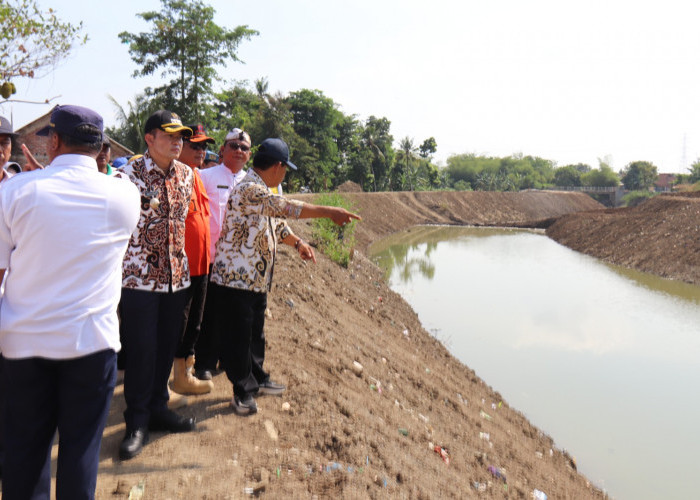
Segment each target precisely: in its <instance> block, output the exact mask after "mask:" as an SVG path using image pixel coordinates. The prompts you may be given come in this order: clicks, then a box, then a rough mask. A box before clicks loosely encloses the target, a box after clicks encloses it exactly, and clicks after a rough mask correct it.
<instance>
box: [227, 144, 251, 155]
mask: <svg viewBox="0 0 700 500" xmlns="http://www.w3.org/2000/svg"><path fill="white" fill-rule="evenodd" d="M228 147H230V148H231V149H233V150H234V151H235V150H237V149H240V150H241V151H243V152H244V153H245V152H246V151H250V148H249V147H248V146H246V145H244V144H236V143H235V142H229V143H228Z"/></svg>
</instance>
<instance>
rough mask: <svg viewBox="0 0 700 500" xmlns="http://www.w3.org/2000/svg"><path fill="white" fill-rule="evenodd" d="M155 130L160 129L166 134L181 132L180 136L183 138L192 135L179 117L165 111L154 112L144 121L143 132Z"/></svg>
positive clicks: (190, 130)
mask: <svg viewBox="0 0 700 500" xmlns="http://www.w3.org/2000/svg"><path fill="white" fill-rule="evenodd" d="M155 129H160V130H162V131H163V132H167V133H168V134H173V133H175V132H182V135H184V136H185V137H190V136H191V135H192V129H191V128H189V127H185V126H184V125H183V124H182V120H180V117H179V116H177V115H176V114H175V113H173V112H172V111H168V110H166V109H161V110H159V111H156V112H155V113H153V114H152V115H151V116H149V117H148V120H146V127H145V132H146V133H149V132H150V131H151V130H155Z"/></svg>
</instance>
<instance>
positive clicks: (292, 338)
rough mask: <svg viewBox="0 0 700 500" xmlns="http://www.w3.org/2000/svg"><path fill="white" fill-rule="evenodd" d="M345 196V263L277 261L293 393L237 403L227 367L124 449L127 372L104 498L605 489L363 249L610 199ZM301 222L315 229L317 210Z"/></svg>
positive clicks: (273, 361)
mask: <svg viewBox="0 0 700 500" xmlns="http://www.w3.org/2000/svg"><path fill="white" fill-rule="evenodd" d="M347 197H348V198H350V199H352V200H353V202H354V203H355V204H356V206H357V207H358V210H359V211H360V212H361V215H362V216H363V218H364V220H363V222H362V223H360V224H359V225H358V234H357V239H358V246H357V248H358V251H357V252H356V254H355V259H354V260H353V261H352V263H351V265H350V267H349V269H344V268H341V267H339V266H337V265H336V264H333V263H332V262H330V261H329V260H328V259H327V258H326V257H325V256H322V255H319V256H318V257H319V261H318V263H317V264H315V265H314V264H305V263H302V262H301V261H300V259H299V258H298V256H297V255H296V252H294V251H293V249H289V248H288V247H284V248H283V249H282V250H281V251H280V255H279V258H278V262H277V265H276V267H275V285H274V287H273V290H272V292H271V293H270V295H269V309H270V317H269V318H268V320H267V326H266V332H267V343H268V350H267V361H266V367H267V368H268V369H269V370H270V371H271V373H272V375H273V378H274V379H275V380H278V381H280V382H283V383H285V384H287V385H288V390H287V393H286V394H285V395H284V396H283V397H282V398H270V397H263V398H259V399H258V404H259V408H260V411H259V413H258V414H257V415H255V416H252V417H248V418H241V417H237V416H235V415H234V414H233V413H232V412H231V410H230V409H229V407H228V402H229V401H230V399H231V385H230V383H229V382H228V381H227V379H226V376H225V375H223V374H221V375H218V376H217V377H215V380H214V384H215V389H214V391H213V393H211V394H209V395H206V396H200V397H197V398H191V404H190V405H189V406H188V407H186V408H184V409H183V410H182V412H183V413H185V414H188V415H193V416H196V417H197V418H198V421H199V422H200V424H199V430H198V432H195V433H190V434H182V435H163V434H153V435H152V438H151V439H152V442H151V443H150V444H148V445H147V446H146V448H145V449H144V451H143V453H142V454H141V455H139V456H138V457H137V458H135V459H133V460H130V461H128V462H119V461H118V459H117V458H116V457H117V450H118V446H119V441H120V440H121V438H122V436H123V433H124V424H123V419H122V417H121V412H122V411H123V409H124V400H123V396H122V393H121V392H122V391H121V387H118V389H117V394H116V396H115V399H114V404H113V408H112V410H111V413H110V417H109V421H108V427H107V429H106V431H105V435H104V441H103V449H102V461H101V465H100V474H99V477H98V486H97V496H98V498H105V499H106V498H109V499H111V498H114V499H119V498H127V497H128V492H129V491H130V490H131V488H134V487H136V486H137V485H138V484H139V483H143V487H144V489H145V496H144V497H143V498H151V499H168V498H172V499H176V498H187V499H195V498H197V499H205V498H207V499H226V498H231V499H234V498H243V497H245V496H246V493H245V491H246V490H245V488H257V489H256V490H255V491H257V492H258V494H259V495H260V496H264V497H267V498H333V499H335V498H352V499H354V498H531V495H532V493H533V491H534V490H535V489H538V490H540V491H543V492H545V493H546V494H547V495H548V496H549V498H551V499H555V498H556V499H559V498H571V499H586V498H603V497H604V494H603V493H602V492H601V491H600V490H598V489H596V488H595V486H594V485H591V484H590V483H589V482H588V481H587V479H586V478H585V477H583V476H582V475H580V474H578V473H577V472H576V470H575V469H574V467H573V465H572V464H573V461H572V460H571V458H570V457H569V456H568V455H567V454H566V453H564V452H563V451H562V450H559V449H557V448H556V446H555V444H554V443H553V441H552V439H551V438H550V437H548V436H547V435H546V434H545V433H544V432H542V431H541V430H539V429H537V428H536V427H534V426H533V425H531V424H530V423H529V422H528V421H527V419H526V418H525V417H524V416H523V415H522V414H521V413H520V412H518V411H517V409H514V408H511V407H510V406H509V405H508V401H503V398H502V397H501V396H500V394H498V393H497V392H496V391H495V390H493V389H492V388H491V387H489V386H488V383H487V382H485V381H483V380H481V379H479V377H477V376H476V375H475V373H474V372H473V371H472V370H471V369H470V368H468V367H467V366H464V365H463V364H462V363H460V362H459V361H458V360H456V359H455V358H454V357H453V356H452V355H451V354H450V353H449V352H448V351H447V350H446V349H445V347H444V346H443V345H442V344H440V343H439V342H438V341H437V340H435V339H434V338H433V337H432V336H431V335H430V334H429V333H428V332H427V331H425V330H424V329H423V328H422V326H421V324H420V322H419V321H418V318H417V316H416V314H415V313H414V311H413V310H412V309H411V308H410V307H409V306H408V304H407V303H406V302H405V301H404V300H403V299H402V298H401V297H400V296H398V295H397V294H395V293H393V292H392V291H391V290H390V289H388V287H387V285H386V283H385V282H384V280H383V277H382V273H381V271H380V270H379V269H378V268H377V267H376V266H375V265H374V264H372V262H370V261H369V260H368V259H367V258H366V257H365V255H364V252H365V250H366V248H367V246H368V245H369V244H370V243H371V242H372V241H375V240H377V239H379V238H381V237H383V236H386V235H388V234H390V233H392V232H395V231H398V230H401V229H405V228H408V227H410V226H413V225H415V224H422V223H448V224H473V225H514V224H515V225H540V226H541V225H547V224H542V222H541V221H542V220H545V219H551V218H554V217H558V216H561V215H564V214H568V213H572V212H578V211H581V210H589V211H590V210H593V209H596V208H599V207H600V205H598V204H597V203H596V202H594V201H593V200H592V199H590V198H589V197H587V196H585V195H581V194H572V193H537V192H532V193H529V192H526V193H376V194H375V193H372V194H361V193H348V194H347ZM305 199H308V197H305ZM692 203H693V205H691V206H694V207H697V200H693V201H692ZM604 213H605V211H601V210H599V211H596V212H586V213H584V214H582V215H576V216H569V217H570V218H568V219H567V218H565V219H564V223H567V222H566V221H567V220H568V221H577V220H578V221H580V223H581V224H583V223H584V222H583V221H585V220H587V219H588V218H591V217H599V216H601V217H602V215H600V214H604ZM681 213H682V212H681ZM589 214H590V215H589ZM596 214H598V215H596ZM695 214H697V212H695ZM578 217H582V219H578ZM694 217H696V219H695V222H696V224H697V215H695V216H694ZM538 221H539V222H538ZM549 222H550V223H551V220H550V221H549ZM568 223H569V224H573V222H568ZM558 224H559V223H556V224H554V225H553V226H552V231H554V230H555V229H556V228H557V226H558ZM293 226H294V228H295V230H296V231H298V232H299V233H300V234H301V235H302V236H304V237H305V238H310V235H309V225H308V224H306V223H304V222H295V223H294V224H293ZM556 230H557V231H560V233H559V234H560V236H561V234H563V233H564V232H565V231H564V229H563V228H561V227H560V228H559V229H556ZM591 237H592V238H594V239H596V238H597V236H596V235H595V234H593V233H592V235H591ZM630 239H631V238H630ZM696 239H697V238H696ZM630 244H631V243H630ZM686 257H687V256H686ZM696 262H697V261H696ZM355 362H357V363H359V364H360V365H361V366H362V367H361V369H360V368H358V367H357V366H356V365H355V366H354V363H355ZM436 447H437V450H438V451H437V452H436V451H435V450H436ZM441 447H443V448H444V449H445V450H446V453H447V454H448V455H447V456H448V457H449V464H448V463H447V460H445V459H443V457H441V456H440V454H439V452H440V451H441ZM574 451H575V450H574ZM115 492H116V493H115Z"/></svg>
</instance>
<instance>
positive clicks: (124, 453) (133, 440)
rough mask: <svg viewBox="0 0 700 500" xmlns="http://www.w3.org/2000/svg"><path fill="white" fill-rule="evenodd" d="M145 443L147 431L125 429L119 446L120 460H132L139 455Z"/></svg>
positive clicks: (146, 441)
mask: <svg viewBox="0 0 700 500" xmlns="http://www.w3.org/2000/svg"><path fill="white" fill-rule="evenodd" d="M146 443H148V431H147V430H146V429H143V428H142V429H133V430H130V429H127V430H126V434H125V435H124V439H123V440H122V444H120V445H119V458H120V460H129V459H130V458H134V457H135V456H136V455H138V454H139V453H141V450H142V449H143V446H144V445H145V444H146Z"/></svg>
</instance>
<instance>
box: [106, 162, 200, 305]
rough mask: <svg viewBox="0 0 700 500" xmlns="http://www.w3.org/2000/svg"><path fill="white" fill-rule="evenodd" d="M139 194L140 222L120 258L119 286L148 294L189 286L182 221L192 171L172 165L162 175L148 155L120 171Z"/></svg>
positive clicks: (180, 165) (191, 180) (176, 164)
mask: <svg viewBox="0 0 700 500" xmlns="http://www.w3.org/2000/svg"><path fill="white" fill-rule="evenodd" d="M120 175H126V176H128V177H129V179H131V182H133V183H134V184H136V187H138V188H139V191H140V193H141V217H140V219H139V224H138V226H137V227H136V230H135V231H134V233H133V234H132V235H131V239H130V241H129V247H128V248H127V250H126V255H124V267H123V274H122V287H124V288H133V289H136V290H146V291H151V292H169V291H173V292H175V291H177V290H179V289H182V288H186V287H188V286H190V271H189V266H188V264H187V255H186V254H185V219H186V218H187V209H188V207H189V204H190V198H191V197H192V188H193V183H194V176H193V174H192V169H190V168H189V167H188V166H187V165H185V164H184V163H180V162H179V161H177V160H175V161H173V162H172V164H171V165H170V168H169V169H168V171H167V173H164V172H163V171H162V170H161V169H159V168H158V167H157V166H156V164H155V163H154V161H153V159H152V158H151V156H150V155H149V154H148V152H146V153H145V154H144V155H143V157H142V158H139V159H138V160H135V161H133V162H131V163H129V164H127V165H124V167H123V168H122V169H121V174H120Z"/></svg>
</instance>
